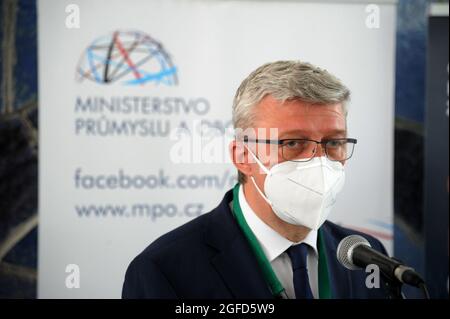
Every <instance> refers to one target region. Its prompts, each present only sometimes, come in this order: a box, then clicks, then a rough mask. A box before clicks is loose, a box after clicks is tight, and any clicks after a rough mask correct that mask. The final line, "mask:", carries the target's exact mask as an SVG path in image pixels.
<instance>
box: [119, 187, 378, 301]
mask: <svg viewBox="0 0 450 319" xmlns="http://www.w3.org/2000/svg"><path fill="white" fill-rule="evenodd" d="M232 200H233V193H232V191H228V192H227V193H226V194H225V197H224V198H223V200H222V202H221V203H220V205H219V206H218V207H217V208H215V209H214V210H212V211H211V212H209V213H207V214H204V215H202V216H199V217H197V218H196V219H194V220H192V221H190V222H188V223H186V224H184V225H182V226H181V227H179V228H177V229H175V230H173V231H171V232H169V233H167V234H165V235H163V236H162V237H160V238H159V239H157V240H156V241H154V242H153V243H152V244H151V245H150V246H148V247H147V248H146V249H145V250H144V251H143V252H142V253H140V254H139V255H138V256H137V257H136V258H134V260H133V261H132V262H131V263H130V265H129V266H128V269H127V272H126V275H125V282H124V284H123V290H122V298H170V299H172V298H187V299H189V298H208V299H209V298H221V299H222V298H252V299H253V298H273V296H272V295H271V293H270V290H269V288H268V286H267V284H266V282H265V280H264V277H263V275H262V272H261V270H260V268H259V266H258V263H257V260H256V258H255V257H254V254H253V252H252V250H251V248H250V245H249V243H248V241H247V239H246V238H245V236H244V234H243V232H242V231H241V229H240V228H239V226H238V224H237V223H236V221H235V219H234V216H233V214H232V212H231V209H230V202H231V201H232ZM321 229H322V234H323V239H324V243H325V246H326V256H327V262H328V273H329V279H330V286H331V293H332V296H333V298H387V293H386V290H385V288H384V284H383V282H381V286H380V288H373V289H369V288H367V287H366V284H365V282H366V277H367V275H368V274H367V273H366V272H365V271H364V270H347V269H346V268H344V267H343V266H342V265H341V264H339V262H338V260H337V259H336V249H337V246H338V244H339V242H340V240H341V239H343V238H344V237H346V236H348V235H351V234H359V235H361V236H363V237H365V238H366V239H367V240H368V241H369V242H370V245H371V246H372V247H373V248H374V249H377V250H378V251H381V252H382V253H384V254H386V251H385V249H384V247H383V245H382V244H381V243H380V242H379V241H378V240H376V239H375V238H373V237H371V236H369V235H366V234H362V233H359V232H356V231H353V230H350V229H346V228H343V227H340V226H338V225H336V224H333V223H331V222H329V221H326V222H325V223H324V224H323V225H322V227H321Z"/></svg>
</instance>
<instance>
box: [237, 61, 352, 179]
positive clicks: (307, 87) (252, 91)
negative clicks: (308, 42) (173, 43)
mask: <svg viewBox="0 0 450 319" xmlns="http://www.w3.org/2000/svg"><path fill="white" fill-rule="evenodd" d="M267 95H270V96H272V97H273V98H274V99H276V100H278V101H281V102H284V101H288V100H300V101H303V102H306V103H309V104H316V105H326V104H338V103H341V105H342V107H343V111H344V113H345V115H347V102H348V101H349V100H350V90H349V89H348V88H347V87H346V86H345V85H344V84H343V83H342V82H341V81H340V80H339V79H338V78H336V77H335V76H334V75H332V74H331V73H329V72H328V71H326V70H324V69H320V68H318V67H316V66H314V65H312V64H310V63H307V62H300V61H277V62H272V63H267V64H264V65H262V66H260V67H259V68H257V69H256V70H255V71H253V72H252V73H251V74H250V75H249V76H248V77H247V78H246V79H245V80H244V81H242V83H241V85H240V86H239V88H238V90H237V91H236V95H235V96H234V100H233V115H232V119H233V126H234V129H238V128H239V129H246V128H249V127H251V126H252V125H253V122H254V119H255V112H254V109H255V106H257V105H258V104H259V102H261V100H262V99H263V98H264V97H265V96H267ZM238 180H239V182H240V183H243V182H245V175H243V174H242V173H241V172H239V173H238Z"/></svg>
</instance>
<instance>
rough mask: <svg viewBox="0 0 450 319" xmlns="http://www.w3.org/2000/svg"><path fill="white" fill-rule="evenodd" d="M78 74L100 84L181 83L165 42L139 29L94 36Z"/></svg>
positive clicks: (79, 66)
mask: <svg viewBox="0 0 450 319" xmlns="http://www.w3.org/2000/svg"><path fill="white" fill-rule="evenodd" d="M76 77H77V80H78V81H80V82H82V81H84V80H85V79H87V80H90V81H94V82H96V83H100V84H110V83H114V82H119V83H122V84H125V85H144V84H147V83H153V84H156V85H158V84H165V85H176V84H178V78H177V68H176V67H175V66H174V65H173V63H172V60H171V58H170V56H169V54H168V53H167V51H166V50H165V49H164V47H163V46H162V44H161V43H159V42H158V41H156V40H155V39H153V38H152V37H150V36H149V35H147V34H145V33H143V32H139V31H114V32H112V33H111V34H108V35H106V36H102V37H100V38H97V39H96V40H94V41H93V42H92V43H91V44H90V45H89V46H88V47H87V48H86V50H85V51H84V52H83V55H82V56H81V59H80V61H79V62H78V65H77V72H76Z"/></svg>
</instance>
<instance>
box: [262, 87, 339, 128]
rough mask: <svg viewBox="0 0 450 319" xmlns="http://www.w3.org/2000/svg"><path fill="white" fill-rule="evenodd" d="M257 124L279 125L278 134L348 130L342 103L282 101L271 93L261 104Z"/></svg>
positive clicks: (266, 125)
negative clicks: (272, 96)
mask: <svg viewBox="0 0 450 319" xmlns="http://www.w3.org/2000/svg"><path fill="white" fill-rule="evenodd" d="M258 108H259V110H257V111H256V112H257V121H256V122H257V123H255V124H256V126H259V127H266V128H270V127H272V128H278V134H279V135H295V134H297V135H310V134H312V133H319V131H320V133H322V134H325V135H333V134H334V135H339V134H345V130H346V116H345V114H344V110H343V107H342V105H341V104H339V103H338V104H329V105H314V104H308V103H305V102H302V101H298V100H291V101H286V102H283V103H282V102H279V101H277V100H275V99H273V98H271V97H270V96H269V97H268V98H267V97H266V98H264V99H263V101H261V103H260V105H258V107H257V109H258ZM258 115H259V116H258Z"/></svg>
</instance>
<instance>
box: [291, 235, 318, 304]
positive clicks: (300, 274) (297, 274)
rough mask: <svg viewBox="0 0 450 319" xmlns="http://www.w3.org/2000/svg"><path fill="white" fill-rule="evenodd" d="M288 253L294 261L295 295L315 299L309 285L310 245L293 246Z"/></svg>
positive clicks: (298, 297)
mask: <svg viewBox="0 0 450 319" xmlns="http://www.w3.org/2000/svg"><path fill="white" fill-rule="evenodd" d="M287 253H288V255H289V257H290V258H291V262H292V270H293V273H294V290H295V297H296V298H297V299H314V296H313V294H312V291H311V286H310V285H309V277H308V267H307V266H306V256H307V254H308V246H307V245H306V244H304V243H301V244H299V245H295V246H291V247H289V249H288V250H287Z"/></svg>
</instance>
